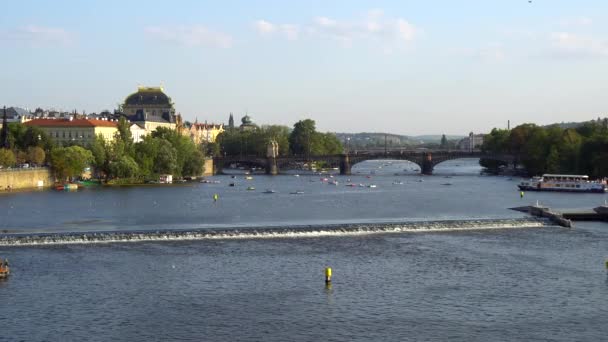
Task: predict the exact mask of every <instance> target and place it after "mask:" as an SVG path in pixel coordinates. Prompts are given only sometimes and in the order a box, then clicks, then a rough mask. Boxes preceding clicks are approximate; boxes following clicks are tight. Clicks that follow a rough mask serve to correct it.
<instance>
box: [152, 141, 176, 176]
mask: <svg viewBox="0 0 608 342" xmlns="http://www.w3.org/2000/svg"><path fill="white" fill-rule="evenodd" d="M154 164H155V165H154V171H155V173H157V174H174V173H175V172H176V171H177V168H178V161H177V151H176V150H175V148H174V147H173V145H171V143H170V142H169V141H167V140H165V139H159V140H158V154H157V155H156V159H155V160H154Z"/></svg>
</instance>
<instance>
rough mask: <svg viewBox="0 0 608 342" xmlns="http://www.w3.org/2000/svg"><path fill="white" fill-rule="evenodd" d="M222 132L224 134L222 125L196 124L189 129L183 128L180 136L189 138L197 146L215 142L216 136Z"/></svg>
mask: <svg viewBox="0 0 608 342" xmlns="http://www.w3.org/2000/svg"><path fill="white" fill-rule="evenodd" d="M222 132H224V124H218V125H216V124H207V123H204V124H200V123H197V122H195V123H193V124H192V125H191V126H190V127H184V129H183V130H182V134H184V135H186V136H189V137H190V139H192V141H193V142H194V143H195V144H197V145H199V144H202V143H205V142H210V143H213V142H215V139H216V138H217V136H218V135H220V133H222Z"/></svg>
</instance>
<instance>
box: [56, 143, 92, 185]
mask: <svg viewBox="0 0 608 342" xmlns="http://www.w3.org/2000/svg"><path fill="white" fill-rule="evenodd" d="M91 162H93V154H92V153H91V151H89V150H87V149H85V148H83V147H80V146H70V147H59V148H55V149H53V151H52V152H51V163H52V167H53V170H54V171H55V175H56V176H57V178H59V179H66V178H73V177H75V176H78V175H81V174H82V172H83V171H84V168H85V167H87V166H88V165H90V163H91Z"/></svg>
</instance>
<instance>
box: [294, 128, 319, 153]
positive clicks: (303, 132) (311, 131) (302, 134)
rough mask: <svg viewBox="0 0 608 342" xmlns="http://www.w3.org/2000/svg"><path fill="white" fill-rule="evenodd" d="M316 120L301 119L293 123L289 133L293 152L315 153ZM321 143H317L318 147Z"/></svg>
mask: <svg viewBox="0 0 608 342" xmlns="http://www.w3.org/2000/svg"><path fill="white" fill-rule="evenodd" d="M315 133H316V127H315V121H314V120H311V119H306V120H300V121H298V122H296V123H295V124H294V125H293V130H292V131H291V134H290V135H289V146H290V148H291V151H292V152H293V154H299V155H307V156H309V155H314V154H315V153H314V152H315V151H314V149H313V145H315ZM318 146H319V145H317V147H318Z"/></svg>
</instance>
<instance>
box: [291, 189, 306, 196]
mask: <svg viewBox="0 0 608 342" xmlns="http://www.w3.org/2000/svg"><path fill="white" fill-rule="evenodd" d="M290 194H292V195H303V194H304V191H300V190H298V191H293V192H290Z"/></svg>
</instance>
